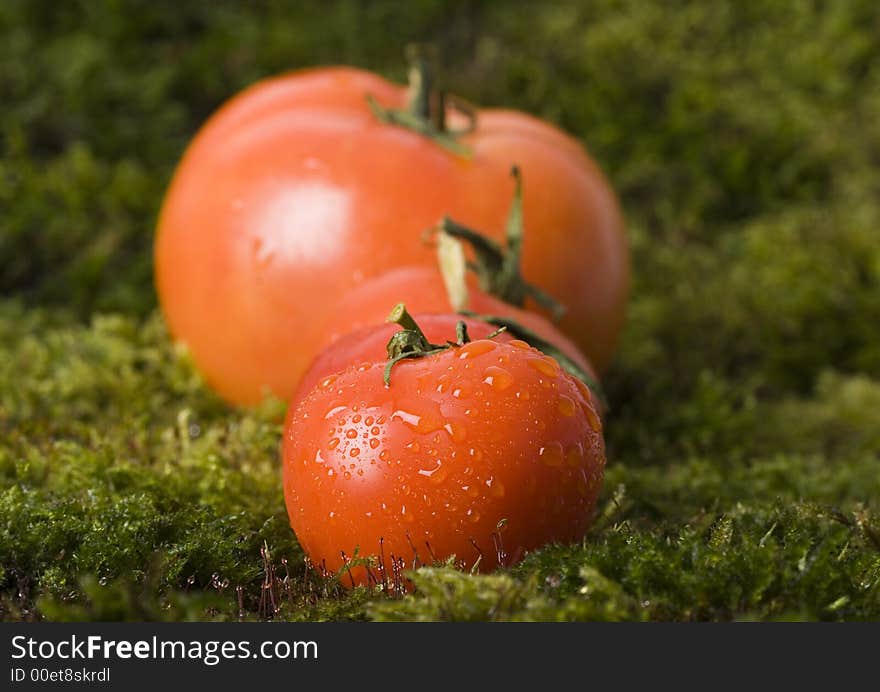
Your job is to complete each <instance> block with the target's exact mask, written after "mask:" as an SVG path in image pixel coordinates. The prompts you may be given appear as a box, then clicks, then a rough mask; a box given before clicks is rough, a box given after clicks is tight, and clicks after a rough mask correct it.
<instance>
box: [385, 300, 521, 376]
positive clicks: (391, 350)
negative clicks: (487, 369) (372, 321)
mask: <svg viewBox="0 0 880 692" xmlns="http://www.w3.org/2000/svg"><path fill="white" fill-rule="evenodd" d="M387 321H388V322H393V323H394V324H398V325H400V326H401V327H402V329H401V330H400V331H399V332H395V333H394V334H392V335H391V338H390V339H389V340H388V345H387V346H386V352H387V354H388V361H387V362H386V363H385V372H384V375H383V379H384V381H385V386H386V387H389V386H390V385H391V370H392V369H393V368H394V366H395V365H397V363H399V362H400V361H402V360H405V359H407V358H424V357H425V356H431V355H434V354H435V353H441V352H443V351H447V350H449V349H450V348H458V347H460V346H464V345H465V344H466V343H468V342H470V340H471V338H470V336H468V331H467V325H466V324H465V322H464V321H463V320H459V321H458V322H457V323H456V324H455V341H447V342H446V343H445V344H432V343H431V342H430V341H428V338H427V337H426V336H425V333H424V332H423V331H422V328H421V327H419V325H418V323H417V322H416V321H415V320H414V319H413V317H412V315H410V314H409V312H407V309H406V306H405V305H404V304H403V303H398V304H397V305H395V306H394V309H393V310H392V311H391V314H390V315H388V319H387ZM502 331H504V330H503V329H498V330H496V331H495V332H494V333H492V334H491V335H490V336H488V337H487V338H489V339H491V338H493V337H495V336H497V335H498V334H500V333H501V332H502Z"/></svg>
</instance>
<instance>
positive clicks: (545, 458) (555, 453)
mask: <svg viewBox="0 0 880 692" xmlns="http://www.w3.org/2000/svg"><path fill="white" fill-rule="evenodd" d="M538 455H539V456H540V457H541V461H542V462H544V464H546V465H547V466H553V467H555V466H561V465H562V445H561V444H559V443H558V442H556V441H553V442H548V443H547V446H546V447H541V449H540V451H539V452H538Z"/></svg>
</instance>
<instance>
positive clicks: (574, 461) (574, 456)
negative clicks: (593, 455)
mask: <svg viewBox="0 0 880 692" xmlns="http://www.w3.org/2000/svg"><path fill="white" fill-rule="evenodd" d="M583 459H584V447H583V445H582V444H581V443H580V442H578V443H577V444H576V445H573V446H571V447H569V448H568V450H567V451H566V452H565V463H566V464H568V465H569V466H572V467H575V468H576V467H578V466H580V465H581V462H582V461H583Z"/></svg>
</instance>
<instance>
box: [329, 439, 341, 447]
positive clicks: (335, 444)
mask: <svg viewBox="0 0 880 692" xmlns="http://www.w3.org/2000/svg"><path fill="white" fill-rule="evenodd" d="M338 444H339V438H338V437H334V438H333V439H332V440H330V442H328V443H327V447H329V448H330V449H336V446H337V445H338Z"/></svg>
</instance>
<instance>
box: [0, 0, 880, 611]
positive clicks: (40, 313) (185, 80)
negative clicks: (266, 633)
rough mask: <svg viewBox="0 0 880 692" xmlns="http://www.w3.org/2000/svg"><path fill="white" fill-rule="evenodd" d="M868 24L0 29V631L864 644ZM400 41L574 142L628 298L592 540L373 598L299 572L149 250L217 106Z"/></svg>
mask: <svg viewBox="0 0 880 692" xmlns="http://www.w3.org/2000/svg"><path fill="white" fill-rule="evenodd" d="M878 26H880V5H878V3H877V2H876V1H874V0H844V1H842V2H834V3H831V2H828V3H820V2H799V3H791V2H783V1H782V0H780V1H778V2H774V1H771V0H764V1H763V2H758V1H754V0H750V1H747V2H737V3H730V2H721V1H718V2H674V1H672V0H669V1H667V2H656V3H649V2H644V0H601V1H596V2H589V3H586V2H583V3H576V2H552V3H540V4H539V3H485V4H483V3H478V2H465V1H454V2H441V1H439V0H437V1H430V0H422V1H420V2H407V3H396V4H395V3H389V2H378V3H355V2H332V3H328V2H323V1H322V2H296V3H293V2H291V3H283V2H269V1H263V2H252V3H240V4H236V3H231V2H226V3H216V4H215V3H180V2H170V1H161V2H160V1H156V0H150V1H149V2H147V1H143V2H71V3H55V2H49V1H48V0H42V1H36V0H9V1H7V2H4V3H2V4H0V38H2V40H0V103H2V106H0V136H2V140H0V155H2V159H0V212H2V213H0V291H2V296H3V297H2V299H0V615H2V617H3V618H4V619H13V620H15V619H39V618H46V619H101V620H106V619H116V618H129V619H150V620H153V619H209V618H219V619H237V618H259V617H266V616H273V617H276V618H286V619H349V618H351V619H363V618H378V619H401V618H404V619H444V618H449V619H453V618H454V619H511V618H513V619H542V620H543V619H550V620H556V619H634V620H656V619H662V620H667V619H676V620H677V619H686V620H689V619H699V620H703V619H707V620H719V619H720V620H727V619H744V618H747V619H752V618H756V619H780V618H798V619H800V618H805V619H820V620H847V619H848V620H857V619H880V516H878V512H880V499H878V498H880V453H878V450H880V34H878V33H877V27H878ZM411 40H422V41H425V40H427V41H433V42H434V43H436V44H437V45H438V46H439V48H440V52H441V55H442V56H443V57H444V59H445V61H446V64H447V66H448V70H447V76H448V81H449V82H450V85H451V86H452V87H453V89H454V90H455V91H457V92H459V93H461V94H462V95H464V96H466V97H468V98H470V99H471V100H474V101H479V102H482V103H487V104H505V105H509V106H512V107H517V108H522V109H524V110H528V111H531V112H533V113H536V114H538V115H540V116H543V117H546V118H549V119H551V120H553V121H556V122H558V123H559V124H560V125H562V126H563V127H565V128H566V129H568V130H570V131H571V132H573V133H574V134H576V135H577V136H578V137H580V138H581V139H582V141H584V142H585V143H586V145H587V146H588V147H589V148H590V150H591V151H592V152H593V153H594V155H595V157H596V158H597V160H598V161H599V162H600V164H601V165H602V166H603V168H604V169H605V170H606V171H607V172H608V174H609V176H610V178H611V179H612V181H613V182H614V184H615V186H616V188H617V189H618V191H619V193H620V196H621V199H622V203H623V206H624V208H625V211H626V214H627V217H628V222H629V232H630V236H631V239H632V246H633V253H634V263H635V275H636V283H635V289H634V294H633V297H632V302H631V310H630V314H629V324H628V328H627V331H626V334H625V338H624V340H623V344H622V348H621V351H620V354H619V357H618V359H617V362H616V364H615V366H614V368H613V370H612V371H611V372H610V373H609V375H608V378H607V381H606V388H607V390H608V394H609V397H610V399H611V401H612V402H613V410H612V413H611V415H610V417H609V419H608V423H607V435H608V447H609V459H610V464H609V468H608V475H607V480H606V485H605V493H604V496H603V499H602V502H601V507H600V512H601V514H600V517H599V519H598V521H597V524H596V527H595V530H593V531H592V533H591V534H590V536H589V537H588V539H587V540H586V541H585V542H584V544H583V545H578V546H573V547H572V546H569V547H552V546H551V547H548V548H546V549H544V550H541V551H538V552H536V553H534V554H532V555H531V556H530V557H529V558H528V559H527V560H526V561H525V562H524V563H522V564H521V565H519V566H517V567H515V568H513V569H510V570H507V571H503V572H500V573H497V574H494V575H488V576H481V577H476V576H471V575H466V574H462V573H458V572H455V571H452V570H449V569H443V568H436V569H435V568H431V569H423V570H421V571H420V572H419V573H418V574H417V575H415V576H414V579H415V580H416V583H417V584H418V591H417V593H416V594H415V595H414V596H410V597H407V598H404V599H397V600H388V599H383V598H382V597H380V596H379V595H377V594H370V593H366V592H365V591H362V590H361V591H355V592H346V591H344V590H342V589H340V588H339V587H336V586H334V585H333V584H328V583H322V582H321V581H320V580H318V579H317V578H316V577H315V575H314V574H311V573H309V572H307V571H306V569H305V567H304V564H303V556H302V553H301V551H300V550H299V548H298V546H297V544H296V541H295V538H294V536H293V535H292V533H291V531H290V529H289V527H288V525H287V521H286V515H285V511H284V506H283V502H282V497H281V491H280V484H279V470H278V459H277V446H278V439H279V426H278V423H277V416H278V412H279V410H280V403H279V402H267V403H266V405H265V406H264V407H262V408H261V409H259V410H257V411H251V412H242V411H236V410H231V409H229V408H227V407H226V406H224V405H223V403H222V402H220V401H219V400H218V399H216V398H215V397H214V396H213V395H212V394H211V393H210V392H209V391H207V390H206V389H205V388H204V387H203V385H202V384H201V383H200V381H199V379H198V377H197V375H196V374H195V373H194V372H193V370H192V369H191V367H190V365H189V364H188V363H187V361H186V359H185V358H184V357H183V356H182V354H180V353H179V352H177V351H176V350H175V348H174V347H173V346H172V345H171V344H170V343H169V340H168V337H167V334H166V332H165V331H164V327H163V325H162V322H161V318H160V317H159V315H158V312H157V310H156V307H155V295H154V292H153V289H152V285H151V254H150V250H151V242H152V233H153V226H154V222H155V217H156V212H157V209H158V205H159V203H160V200H161V196H162V193H163V190H164V187H165V185H166V184H167V181H168V178H169V176H170V174H171V171H172V170H173V166H174V164H175V162H176V160H177V158H178V157H179V155H180V153H181V151H182V150H183V147H184V146H185V144H186V142H187V141H188V139H189V138H190V137H191V136H192V134H193V133H194V132H195V130H196V129H197V127H198V126H199V124H200V123H201V122H202V121H203V120H204V118H205V117H206V116H207V114H208V113H210V112H211V111H212V109H214V108H215V107H216V106H217V105H218V104H219V103H220V102H222V101H223V100H224V99H225V98H227V97H228V96H229V95H231V94H233V93H235V92H236V91H237V90H239V89H241V88H242V87H244V86H245V85H247V84H249V83H250V82H252V81H253V80H255V79H257V78H259V77H262V76H265V75H269V74H273V73H277V72H280V71H283V70H286V69H288V68H293V67H300V66H304V65H311V64H321V63H336V62H345V63H353V64H358V65H363V66H366V67H369V68H371V69H375V70H377V71H380V72H383V73H385V74H387V75H389V76H391V77H394V78H398V79H401V78H402V77H403V67H402V65H401V64H400V62H399V56H400V55H401V49H402V46H403V45H404V44H405V43H406V42H408V41H411ZM266 584H268V585H269V588H265V587H264V585H266ZM272 601H274V602H275V605H274V607H273V604H272ZM275 611H277V612H275Z"/></svg>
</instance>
